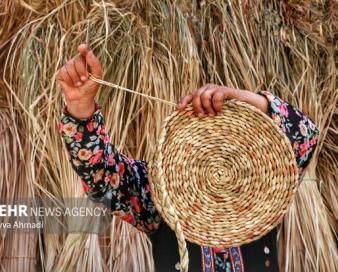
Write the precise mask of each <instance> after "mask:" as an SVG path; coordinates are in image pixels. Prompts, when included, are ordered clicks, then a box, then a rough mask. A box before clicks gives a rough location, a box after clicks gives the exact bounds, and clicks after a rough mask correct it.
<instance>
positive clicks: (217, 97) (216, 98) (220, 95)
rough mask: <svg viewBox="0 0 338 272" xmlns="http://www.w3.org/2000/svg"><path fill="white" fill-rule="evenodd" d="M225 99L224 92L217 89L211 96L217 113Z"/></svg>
mask: <svg viewBox="0 0 338 272" xmlns="http://www.w3.org/2000/svg"><path fill="white" fill-rule="evenodd" d="M224 99H225V92H224V91H221V90H218V91H216V92H215V93H214V95H213V97H212V105H213V108H214V109H215V111H216V112H217V113H220V112H221V111H222V108H223V102H224Z"/></svg>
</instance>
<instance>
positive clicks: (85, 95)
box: [57, 44, 102, 119]
mask: <svg viewBox="0 0 338 272" xmlns="http://www.w3.org/2000/svg"><path fill="white" fill-rule="evenodd" d="M78 52H79V55H77V56H76V57H74V58H73V59H71V60H70V61H68V62H67V63H66V64H65V65H64V66H63V67H62V68H61V69H60V70H59V71H58V74H57V80H58V81H59V83H60V84H61V87H62V90H63V93H64V94H65V97H66V104H67V109H68V111H69V113H70V114H71V115H73V116H74V117H77V118H81V119H82V118H84V119H85V118H89V117H90V116H91V115H92V114H93V113H94V110H95V101H94V97H95V95H96V93H97V92H98V90H99V88H100V86H99V84H98V83H96V82H94V81H92V80H90V79H89V74H88V72H90V73H91V74H93V76H95V77H96V78H101V76H102V68H101V64H100V62H99V60H98V59H97V58H96V57H95V55H94V53H93V51H92V50H90V48H89V47H88V46H87V45H86V44H81V45H80V46H79V47H78Z"/></svg>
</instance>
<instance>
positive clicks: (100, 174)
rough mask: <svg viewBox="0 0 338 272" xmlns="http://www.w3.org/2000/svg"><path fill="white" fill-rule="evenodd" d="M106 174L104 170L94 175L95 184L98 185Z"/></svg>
mask: <svg viewBox="0 0 338 272" xmlns="http://www.w3.org/2000/svg"><path fill="white" fill-rule="evenodd" d="M103 173H104V169H100V170H99V171H97V172H96V173H95V175H94V183H97V182H98V181H99V180H101V179H102V176H103Z"/></svg>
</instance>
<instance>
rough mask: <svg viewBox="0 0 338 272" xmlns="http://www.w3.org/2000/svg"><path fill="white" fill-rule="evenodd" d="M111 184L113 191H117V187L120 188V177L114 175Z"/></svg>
mask: <svg viewBox="0 0 338 272" xmlns="http://www.w3.org/2000/svg"><path fill="white" fill-rule="evenodd" d="M110 184H111V186H112V188H113V189H116V188H117V187H119V184H120V177H119V175H118V174H117V173H114V174H112V177H111V179H110Z"/></svg>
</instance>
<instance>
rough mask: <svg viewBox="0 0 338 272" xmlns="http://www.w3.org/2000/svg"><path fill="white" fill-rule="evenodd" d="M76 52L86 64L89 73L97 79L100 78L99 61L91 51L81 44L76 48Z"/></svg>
mask: <svg viewBox="0 0 338 272" xmlns="http://www.w3.org/2000/svg"><path fill="white" fill-rule="evenodd" d="M78 52H79V54H80V55H81V56H83V57H84V59H85V61H86V63H87V64H88V66H89V70H90V72H91V73H92V74H93V75H94V76H95V77H97V78H101V76H102V68H101V64H100V61H99V60H98V59H97V58H96V57H95V55H94V53H93V51H92V50H91V49H90V48H89V46H88V45H86V44H81V45H79V47H78Z"/></svg>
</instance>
